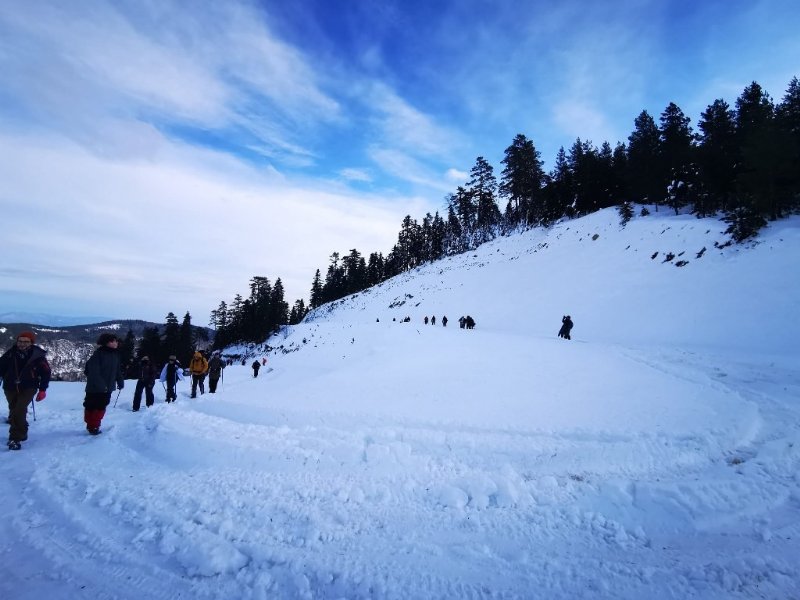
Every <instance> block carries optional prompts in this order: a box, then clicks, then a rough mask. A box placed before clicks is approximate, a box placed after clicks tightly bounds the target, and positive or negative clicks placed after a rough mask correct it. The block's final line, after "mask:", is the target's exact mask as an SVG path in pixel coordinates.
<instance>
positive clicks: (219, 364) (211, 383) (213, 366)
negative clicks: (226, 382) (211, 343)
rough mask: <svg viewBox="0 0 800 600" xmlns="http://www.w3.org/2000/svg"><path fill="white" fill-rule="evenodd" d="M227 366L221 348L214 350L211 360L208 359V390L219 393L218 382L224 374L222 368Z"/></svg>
mask: <svg viewBox="0 0 800 600" xmlns="http://www.w3.org/2000/svg"><path fill="white" fill-rule="evenodd" d="M224 368H225V361H223V360H222V357H221V356H220V353H219V350H214V353H213V354H212V355H211V360H209V361H208V391H209V392H210V393H212V394H216V393H217V383H219V378H220V377H221V376H222V369H224Z"/></svg>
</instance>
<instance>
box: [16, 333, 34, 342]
mask: <svg viewBox="0 0 800 600" xmlns="http://www.w3.org/2000/svg"><path fill="white" fill-rule="evenodd" d="M22 337H24V338H28V339H29V340H30V341H31V343H33V342H35V341H36V334H35V333H33V332H32V331H23V332H21V333H20V334H19V335H18V336H17V339H19V338H22Z"/></svg>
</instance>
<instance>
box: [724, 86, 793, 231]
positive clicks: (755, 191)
mask: <svg viewBox="0 0 800 600" xmlns="http://www.w3.org/2000/svg"><path fill="white" fill-rule="evenodd" d="M780 133H781V132H780V130H779V129H778V127H777V123H776V119H775V107H774V105H773V103H772V99H771V98H770V97H769V94H767V93H766V92H765V91H764V90H763V89H762V88H761V86H760V85H759V84H758V83H756V82H755V81H754V82H753V83H752V84H750V85H749V86H748V87H746V88H745V89H744V91H743V92H742V94H741V96H739V98H738V99H737V100H736V137H737V140H738V143H739V150H740V153H741V167H740V169H739V171H738V173H737V178H736V181H737V184H738V187H739V190H740V192H741V193H740V199H741V202H743V204H741V205H740V206H742V207H744V208H745V209H749V211H751V212H753V213H755V214H759V215H763V216H767V217H768V218H770V219H777V218H778V217H779V216H781V214H782V213H783V211H784V209H785V204H786V199H785V198H783V197H782V196H781V186H780V178H781V177H780V174H781V173H782V172H783V171H785V170H787V166H786V160H787V157H786V150H787V138H785V137H783V136H781V135H780Z"/></svg>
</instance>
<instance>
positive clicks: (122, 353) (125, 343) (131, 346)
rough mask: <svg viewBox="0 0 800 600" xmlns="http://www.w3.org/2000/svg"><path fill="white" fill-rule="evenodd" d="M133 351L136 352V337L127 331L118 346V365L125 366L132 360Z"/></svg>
mask: <svg viewBox="0 0 800 600" xmlns="http://www.w3.org/2000/svg"><path fill="white" fill-rule="evenodd" d="M135 350H136V336H135V335H134V333H133V330H131V329H128V333H127V334H125V339H124V340H122V343H121V344H120V345H119V349H118V351H119V362H120V364H121V365H127V364H128V363H129V362H130V360H131V359H132V358H133V355H134V352H135ZM123 368H124V367H123Z"/></svg>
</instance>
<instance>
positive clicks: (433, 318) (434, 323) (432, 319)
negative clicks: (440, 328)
mask: <svg viewBox="0 0 800 600" xmlns="http://www.w3.org/2000/svg"><path fill="white" fill-rule="evenodd" d="M431 325H436V317H431Z"/></svg>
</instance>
